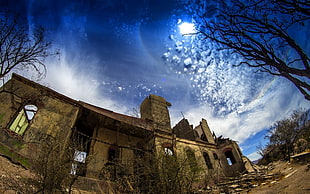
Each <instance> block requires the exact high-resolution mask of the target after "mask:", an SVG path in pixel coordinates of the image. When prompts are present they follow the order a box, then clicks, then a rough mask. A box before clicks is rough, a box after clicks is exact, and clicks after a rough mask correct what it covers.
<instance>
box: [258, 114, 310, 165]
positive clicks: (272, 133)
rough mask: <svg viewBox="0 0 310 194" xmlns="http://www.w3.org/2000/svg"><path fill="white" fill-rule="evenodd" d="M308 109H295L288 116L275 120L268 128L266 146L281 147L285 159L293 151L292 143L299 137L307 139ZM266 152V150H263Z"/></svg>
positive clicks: (308, 127) (308, 128) (309, 126)
mask: <svg viewBox="0 0 310 194" xmlns="http://www.w3.org/2000/svg"><path fill="white" fill-rule="evenodd" d="M309 130H310V125H309V111H295V112H294V113H293V114H292V115H291V116H290V117H289V118H287V119H284V120H280V121H277V122H276V123H275V124H274V125H273V126H272V127H271V128H270V130H269V133H268V134H267V135H266V138H267V139H268V140H269V146H267V147H266V148H265V149H268V147H269V148H270V147H282V148H283V149H284V150H283V153H284V155H285V156H284V157H285V159H287V160H288V159H289V158H290V155H291V154H292V153H293V151H294V144H295V143H296V142H297V141H298V140H300V139H306V140H305V141H309ZM264 153H266V152H264Z"/></svg>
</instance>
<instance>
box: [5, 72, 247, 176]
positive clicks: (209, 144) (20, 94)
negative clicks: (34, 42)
mask: <svg viewBox="0 0 310 194" xmlns="http://www.w3.org/2000/svg"><path fill="white" fill-rule="evenodd" d="M169 106H171V104H170V103H169V102H167V101H166V99H165V98H163V97H160V96H156V95H150V96H148V97H147V98H146V99H145V100H144V101H143V102H142V104H141V106H140V113H141V118H136V117H132V116H127V115H123V114H119V113H115V112H112V111H110V110H106V109H103V108H100V107H97V106H93V105H91V104H88V103H85V102H81V101H76V100H73V99H71V98H68V97H66V96H64V95H61V94H59V93H57V92H55V91H53V90H51V89H49V88H47V87H44V86H42V85H39V84H37V83H35V82H32V81H30V80H28V79H25V78H23V77H21V76H19V75H16V74H13V75H12V78H11V80H9V81H8V82H7V83H6V84H5V85H4V86H3V87H2V88H1V89H0V133H1V134H0V141H1V143H2V144H5V145H7V146H9V147H11V148H12V149H14V150H15V151H16V152H18V153H19V154H21V155H23V156H26V157H33V155H34V154H35V153H36V149H38V148H37V147H36V146H35V144H34V143H33V142H40V141H41V140H42V139H43V137H45V136H46V135H49V136H56V134H61V136H62V137H63V139H65V140H66V139H68V140H69V139H70V138H71V137H72V133H76V134H79V136H80V137H81V138H80V139H81V141H84V143H85V147H84V148H83V150H76V151H75V153H78V154H77V155H78V157H77V158H76V161H77V164H75V166H73V167H72V172H71V173H73V174H80V175H83V176H85V177H89V178H95V179H100V178H101V177H102V176H103V174H102V173H103V171H102V169H103V168H105V167H107V166H108V167H110V168H111V169H113V173H114V175H118V174H126V173H127V174H130V173H133V172H134V167H135V165H136V164H135V163H134V162H133V161H134V159H135V158H137V157H143V156H145V155H146V154H156V153H164V154H166V155H173V156H176V157H177V156H178V155H181V154H182V153H183V154H185V156H187V157H191V158H194V160H195V162H196V164H197V165H198V166H200V167H201V168H202V169H203V171H204V173H206V174H208V173H211V172H212V171H216V172H217V173H219V174H220V175H222V176H232V175H235V174H237V173H240V172H242V171H244V163H243V160H242V153H241V151H240V149H239V146H238V145H237V143H236V142H235V141H232V140H229V139H223V138H217V137H216V136H215V135H214V134H213V133H212V132H211V130H210V129H209V126H208V124H207V121H206V120H204V119H202V120H201V122H200V124H199V125H198V126H197V127H193V126H192V125H190V124H189V122H188V120H187V119H185V118H184V119H182V120H181V121H180V122H179V123H178V124H177V125H176V126H174V127H173V128H172V127H171V124H170V116H169V110H168V107H169ZM16 141H20V142H24V143H25V146H19V147H16V146H15V143H14V142H16ZM88 156H91V157H92V159H91V160H89V161H87V160H86V158H87V157H88ZM116 164H121V166H122V169H117V168H116ZM79 166H84V167H85V168H84V169H83V170H81V171H79Z"/></svg>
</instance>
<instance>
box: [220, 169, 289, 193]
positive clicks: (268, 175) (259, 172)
mask: <svg viewBox="0 0 310 194" xmlns="http://www.w3.org/2000/svg"><path fill="white" fill-rule="evenodd" d="M273 168H274V166H273V165H272V164H270V165H268V166H266V167H264V168H258V167H257V166H256V167H255V171H252V172H247V173H244V174H242V175H240V176H236V177H230V178H226V179H225V178H224V179H222V181H221V182H220V183H219V184H218V185H217V186H218V187H219V190H220V191H221V193H240V192H247V191H249V190H250V189H252V188H254V187H257V186H259V185H265V184H274V183H276V182H277V181H279V180H280V179H281V178H282V177H283V175H282V174H281V173H279V172H276V173H272V172H271V171H272V170H273Z"/></svg>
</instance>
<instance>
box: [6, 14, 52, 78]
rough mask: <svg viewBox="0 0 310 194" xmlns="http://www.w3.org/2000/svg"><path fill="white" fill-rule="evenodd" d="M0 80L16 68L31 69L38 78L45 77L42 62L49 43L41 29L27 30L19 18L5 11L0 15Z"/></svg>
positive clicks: (49, 53)
mask: <svg viewBox="0 0 310 194" xmlns="http://www.w3.org/2000/svg"><path fill="white" fill-rule="evenodd" d="M0 29H1V30H0V51H1V52H0V78H2V77H4V76H5V75H7V74H8V73H10V72H11V71H12V70H13V69H16V68H32V69H33V70H34V71H35V72H36V73H37V74H38V77H39V78H42V77H44V76H45V75H46V67H45V64H44V60H45V58H46V57H47V56H49V55H52V54H53V53H51V52H49V51H48V50H49V48H50V46H51V43H50V42H48V41H46V40H45V37H44V36H45V34H44V33H45V31H44V29H43V28H42V27H35V28H34V29H33V30H29V29H28V26H27V25H25V24H24V23H23V22H22V21H21V18H19V17H17V16H16V15H14V14H12V13H10V12H8V11H5V12H3V13H1V14H0Z"/></svg>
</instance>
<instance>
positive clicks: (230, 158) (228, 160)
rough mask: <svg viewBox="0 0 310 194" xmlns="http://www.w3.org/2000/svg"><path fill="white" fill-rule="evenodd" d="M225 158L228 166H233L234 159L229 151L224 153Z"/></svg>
mask: <svg viewBox="0 0 310 194" xmlns="http://www.w3.org/2000/svg"><path fill="white" fill-rule="evenodd" d="M225 156H226V159H227V162H228V164H229V165H233V164H234V163H236V160H235V157H234V155H233V153H232V151H231V150H228V151H226V152H225Z"/></svg>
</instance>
